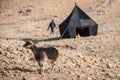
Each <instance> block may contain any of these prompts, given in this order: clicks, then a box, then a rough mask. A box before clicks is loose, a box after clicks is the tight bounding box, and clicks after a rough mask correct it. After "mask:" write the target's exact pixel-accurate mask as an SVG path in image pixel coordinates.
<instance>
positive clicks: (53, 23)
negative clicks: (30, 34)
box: [47, 20, 56, 35]
mask: <svg viewBox="0 0 120 80" xmlns="http://www.w3.org/2000/svg"><path fill="white" fill-rule="evenodd" d="M55 27H56V24H55V22H54V20H52V21H51V22H50V24H49V26H48V28H47V30H49V28H50V29H51V31H50V35H53V34H54V28H55Z"/></svg>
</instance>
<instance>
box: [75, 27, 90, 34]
mask: <svg viewBox="0 0 120 80" xmlns="http://www.w3.org/2000/svg"><path fill="white" fill-rule="evenodd" d="M77 35H80V36H90V32H89V27H84V28H79V27H76V36H77Z"/></svg>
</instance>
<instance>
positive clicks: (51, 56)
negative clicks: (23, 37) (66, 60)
mask: <svg viewBox="0 0 120 80" xmlns="http://www.w3.org/2000/svg"><path fill="white" fill-rule="evenodd" d="M23 47H24V48H27V49H31V50H32V52H33V54H34V57H35V59H36V61H37V62H38V64H39V66H40V72H39V73H40V74H42V73H44V66H45V63H46V60H49V61H51V64H52V68H51V71H53V70H54V68H53V67H54V65H55V64H54V62H55V61H56V60H57V58H58V56H59V53H58V50H57V49H56V48H54V47H48V48H44V47H37V46H36V45H35V44H34V43H33V42H32V41H26V43H25V44H24V45H23Z"/></svg>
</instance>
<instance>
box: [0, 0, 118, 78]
mask: <svg viewBox="0 0 120 80" xmlns="http://www.w3.org/2000/svg"><path fill="white" fill-rule="evenodd" d="M75 2H76V3H77V5H78V6H79V7H80V8H81V9H82V10H83V11H85V12H86V13H87V14H88V15H89V16H90V17H91V18H92V19H93V20H94V21H95V22H96V23H98V24H99V26H98V35H97V36H90V37H80V38H79V39H75V38H73V39H61V40H59V39H58V37H59V36H60V34H59V28H58V25H59V24H60V23H61V22H62V21H63V20H64V19H66V17H67V16H68V15H69V14H70V12H71V11H72V9H73V7H74V3H75ZM119 5H120V1H119V0H84V1H82V0H62V1H61V0H0V80H120V10H119V9H120V6H119ZM51 19H54V20H55V22H56V24H57V28H55V34H54V35H50V34H49V33H50V31H47V27H48V25H49V23H50V21H51ZM24 40H32V41H34V43H35V45H36V46H38V47H48V46H53V47H55V48H57V49H58V51H59V54H60V56H59V58H58V60H57V61H56V65H55V70H54V71H53V72H50V69H51V65H50V64H49V63H48V64H47V65H46V69H45V73H44V74H42V75H40V74H39V73H38V69H39V66H38V64H37V62H36V61H35V59H34V55H33V53H32V51H31V50H29V49H25V48H23V45H24V43H25V42H24ZM59 67H60V68H61V69H60V71H59Z"/></svg>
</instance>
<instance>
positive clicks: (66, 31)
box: [59, 5, 98, 38]
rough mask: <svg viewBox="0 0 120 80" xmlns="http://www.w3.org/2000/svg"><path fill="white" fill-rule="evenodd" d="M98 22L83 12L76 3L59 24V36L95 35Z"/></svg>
mask: <svg viewBox="0 0 120 80" xmlns="http://www.w3.org/2000/svg"><path fill="white" fill-rule="evenodd" d="M97 29H98V24H97V23H96V22H94V21H93V20H92V19H91V18H90V17H89V16H88V15H87V14H85V13H84V12H83V11H82V10H81V9H80V8H79V7H78V6H77V5H75V7H74V8H73V10H72V12H71V14H70V15H69V16H68V17H67V18H66V20H64V21H63V22H62V23H61V24H60V25H59V31H60V35H61V37H60V38H75V37H76V36H77V35H80V36H95V35H97Z"/></svg>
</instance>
